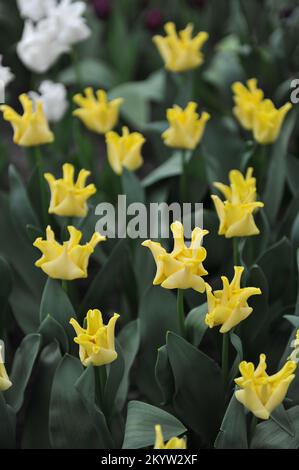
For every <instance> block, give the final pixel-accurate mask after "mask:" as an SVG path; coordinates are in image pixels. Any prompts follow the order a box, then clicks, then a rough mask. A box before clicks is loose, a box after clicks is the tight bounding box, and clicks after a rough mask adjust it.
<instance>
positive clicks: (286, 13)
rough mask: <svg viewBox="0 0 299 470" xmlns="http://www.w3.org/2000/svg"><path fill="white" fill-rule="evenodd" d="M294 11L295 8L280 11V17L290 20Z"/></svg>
mask: <svg viewBox="0 0 299 470" xmlns="http://www.w3.org/2000/svg"><path fill="white" fill-rule="evenodd" d="M293 11H294V8H291V7H289V8H283V9H282V10H280V12H279V16H280V18H281V19H282V20H286V19H288V18H290V16H292V14H293Z"/></svg>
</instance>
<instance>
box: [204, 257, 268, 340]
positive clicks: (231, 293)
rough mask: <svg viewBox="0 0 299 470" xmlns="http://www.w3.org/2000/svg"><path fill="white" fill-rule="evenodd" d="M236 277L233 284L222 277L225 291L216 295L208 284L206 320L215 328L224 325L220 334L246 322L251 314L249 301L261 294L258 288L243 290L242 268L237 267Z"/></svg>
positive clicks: (217, 292)
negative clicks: (241, 284) (250, 298)
mask: <svg viewBox="0 0 299 470" xmlns="http://www.w3.org/2000/svg"><path fill="white" fill-rule="evenodd" d="M234 269H235V275H234V278H233V280H232V281H231V283H229V281H228V279H227V277H226V276H222V277H221V280H222V283H223V289H222V290H217V291H215V292H214V293H213V292H212V288H211V286H210V285H209V284H206V292H207V300H208V313H207V315H206V318H205V322H206V324H207V325H208V326H209V327H210V328H213V327H214V326H217V325H222V326H221V329H220V333H227V332H228V331H229V330H231V329H232V328H233V327H234V326H236V325H238V324H239V323H240V322H241V321H243V320H245V319H246V318H247V317H248V316H249V315H250V314H251V313H252V308H251V307H249V305H248V303H247V301H248V299H249V297H251V296H252V295H259V294H261V293H262V292H261V290H260V289H258V288H256V287H244V288H241V286H240V282H241V276H242V273H243V271H244V268H243V267H242V266H235V268H234Z"/></svg>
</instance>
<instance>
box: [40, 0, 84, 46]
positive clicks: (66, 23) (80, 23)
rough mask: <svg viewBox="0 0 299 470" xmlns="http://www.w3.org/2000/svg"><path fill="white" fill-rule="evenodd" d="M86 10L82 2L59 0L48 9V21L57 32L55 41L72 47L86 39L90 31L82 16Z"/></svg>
mask: <svg viewBox="0 0 299 470" xmlns="http://www.w3.org/2000/svg"><path fill="white" fill-rule="evenodd" d="M85 10H86V4H85V3H84V2H72V0H61V2H60V3H59V4H57V5H56V6H55V7H53V8H49V9H48V17H47V19H48V21H50V22H52V24H53V28H56V31H57V40H58V41H59V42H61V43H62V44H67V45H68V46H69V45H73V44H76V43H77V42H80V41H84V39H87V38H88V37H89V36H90V34H91V31H90V29H89V27H88V26H87V24H86V20H85V18H84V17H83V14H84V12H85Z"/></svg>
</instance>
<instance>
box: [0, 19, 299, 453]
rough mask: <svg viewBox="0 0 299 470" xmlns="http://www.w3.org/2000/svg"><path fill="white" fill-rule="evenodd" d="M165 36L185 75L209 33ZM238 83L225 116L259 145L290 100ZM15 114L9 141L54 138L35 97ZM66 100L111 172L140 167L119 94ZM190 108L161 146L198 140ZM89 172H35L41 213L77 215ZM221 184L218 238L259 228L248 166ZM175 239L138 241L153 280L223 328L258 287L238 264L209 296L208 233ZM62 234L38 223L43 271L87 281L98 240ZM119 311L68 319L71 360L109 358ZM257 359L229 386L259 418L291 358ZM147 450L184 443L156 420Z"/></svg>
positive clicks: (5, 382) (1, 375) (175, 111)
mask: <svg viewBox="0 0 299 470" xmlns="http://www.w3.org/2000/svg"><path fill="white" fill-rule="evenodd" d="M165 30H166V33H167V35H166V37H161V36H156V37H155V38H154V42H155V43H156V45H157V47H158V49H159V51H160V53H161V56H162V58H163V60H164V62H165V67H166V69H168V70H170V71H172V72H184V71H186V70H190V69H193V68H195V67H198V66H200V65H201V63H202V62H203V55H202V53H201V47H202V46H203V44H204V42H205V41H206V40H207V39H208V35H207V33H204V32H201V33H199V34H197V35H196V36H195V37H194V38H192V26H191V25H188V26H187V27H186V29H184V30H183V31H180V32H179V34H177V32H176V30H175V26H174V24H173V23H167V24H166V25H165ZM247 87H248V88H246V87H245V86H244V85H243V84H241V83H235V84H234V85H233V92H234V100H235V107H234V110H233V112H234V114H235V116H236V117H237V119H238V120H239V121H240V123H241V125H242V126H243V127H244V128H245V129H246V130H250V131H252V132H253V135H254V138H255V140H256V141H257V142H258V143H260V144H269V143H271V142H274V141H275V140H276V139H277V137H278V135H279V132H280V129H281V126H282V123H283V120H284V118H285V116H286V113H287V112H288V111H289V109H290V107H291V105H290V104H289V103H287V104H285V105H284V106H283V107H282V108H281V109H279V110H277V109H276V108H275V106H274V105H273V103H272V102H271V101H270V100H265V99H264V94H263V92H262V90H260V89H258V88H257V81H256V80H255V79H251V80H249V81H248V82H247ZM20 101H21V103H22V106H23V108H24V114H23V115H22V116H20V115H18V114H17V113H16V112H15V111H14V110H13V109H12V108H10V107H9V106H6V105H4V106H2V107H1V110H2V111H3V114H4V119H6V120H7V121H9V122H11V124H12V126H13V129H14V142H15V143H16V144H18V145H20V146H25V147H29V146H38V145H42V144H47V143H50V142H53V140H54V135H53V133H52V132H51V131H50V129H49V126H48V122H47V120H46V117H45V114H44V112H43V108H42V104H41V102H38V103H37V105H36V108H34V106H33V103H32V101H31V100H30V99H29V97H28V96H27V95H25V94H23V95H21V96H20ZM74 102H75V103H76V104H77V105H78V106H79V107H78V109H76V110H75V111H74V113H73V114H74V116H76V117H78V118H79V119H80V120H81V121H82V123H83V124H84V125H85V126H86V127H87V128H88V129H89V130H91V131H93V132H96V133H98V134H104V135H105V138H106V143H107V154H108V161H109V163H110V165H111V167H112V169H113V170H114V172H115V173H116V174H118V175H120V174H121V173H122V171H123V168H124V167H125V168H127V169H129V170H131V171H134V170H137V169H138V168H139V167H140V166H141V165H142V163H143V159H142V155H141V149H142V146H143V144H144V142H145V138H144V137H143V135H142V134H140V133H139V132H131V133H130V131H129V129H128V128H127V127H124V128H123V131H122V135H119V134H117V133H116V132H115V131H113V129H114V128H115V126H116V125H117V123H118V121H119V111H120V106H121V104H122V103H123V99H122V98H118V99H114V100H112V101H110V102H109V100H108V99H107V95H106V93H105V92H104V91H103V90H99V91H97V92H96V95H95V94H94V91H93V90H92V89H91V88H87V89H86V90H85V95H81V94H77V95H76V96H75V97H74ZM196 108H197V104H196V103H194V102H189V103H188V104H187V106H186V108H185V109H182V108H180V107H179V106H176V105H175V106H174V107H173V108H171V109H168V110H167V119H168V122H169V128H168V129H167V130H166V131H165V132H164V133H163V135H162V138H163V140H164V142H165V144H166V145H167V146H169V147H174V148H180V149H189V150H190V149H191V150H192V149H195V148H196V146H197V145H198V144H199V142H200V141H201V139H202V137H203V134H204V130H205V126H206V123H207V121H208V120H209V119H210V115H209V114H208V113H207V112H203V113H202V115H201V116H199V114H198V113H197V112H196ZM88 176H89V172H88V171H86V170H84V169H82V170H81V171H80V173H79V175H78V178H77V181H76V182H75V181H74V167H73V166H72V165H71V164H69V163H66V164H64V165H63V177H62V178H61V179H55V177H54V176H53V175H52V174H49V173H46V174H45V175H44V177H45V179H46V180H47V182H48V184H49V188H50V192H51V201H50V205H49V209H48V212H49V213H50V214H56V215H58V216H64V217H85V216H86V215H87V211H88V207H87V200H88V199H89V198H90V197H91V196H92V195H94V194H95V192H96V188H95V186H94V184H89V185H88V186H86V180H87V177H88ZM229 181H230V185H229V186H228V185H225V184H223V183H219V182H217V183H215V184H214V185H215V187H216V188H217V189H218V190H219V191H221V193H222V194H223V195H224V198H225V201H222V200H221V199H220V198H219V197H218V196H217V195H212V199H213V202H214V205H215V208H216V211H217V214H218V217H219V221H220V226H219V232H218V233H219V235H224V236H225V237H226V238H232V237H247V236H252V235H257V234H258V233H259V229H258V227H257V226H256V224H255V221H254V212H255V211H256V210H257V209H258V208H261V207H263V203H262V202H258V201H257V191H256V179H255V178H254V177H253V169H252V168H248V170H247V172H246V175H245V177H244V176H243V175H242V173H241V172H240V171H238V170H232V171H231V172H230V173H229ZM171 230H172V233H173V237H174V247H173V250H172V251H171V252H170V253H168V252H167V251H166V250H165V249H164V248H163V247H162V246H161V245H160V243H156V242H154V241H151V240H146V241H145V242H143V246H145V247H148V248H149V249H150V251H151V253H152V255H153V257H154V260H155V263H156V267H157V272H156V276H155V278H154V281H153V283H154V285H161V286H162V287H163V288H166V289H189V288H191V289H194V290H195V291H197V292H200V293H204V292H206V295H207V303H208V313H207V314H206V318H205V321H206V324H207V325H208V326H209V327H210V328H212V327H214V326H217V325H221V328H220V333H223V334H224V333H227V332H228V331H230V330H231V329H232V328H234V327H235V326H236V325H238V324H239V323H240V322H241V321H244V320H245V319H246V318H247V317H248V316H249V315H250V314H251V313H252V308H251V307H250V306H249V305H248V303H247V302H248V299H249V297H251V296H253V295H260V294H261V290H260V289H258V288H255V287H245V288H242V287H241V276H242V273H243V271H244V268H243V267H242V266H235V267H234V269H235V275H234V278H233V280H232V281H231V282H229V280H228V279H227V277H226V276H222V278H221V279H222V283H223V289H222V290H217V291H214V292H212V287H211V286H210V285H209V284H208V283H205V281H204V279H203V277H204V276H206V275H207V274H208V272H207V271H206V269H205V268H204V266H203V262H204V261H205V259H206V257H207V252H206V250H205V248H204V247H203V246H202V240H203V237H204V236H205V235H207V234H208V231H207V230H202V229H200V228H199V227H196V228H195V229H194V230H193V232H192V241H191V244H190V246H189V247H187V246H186V244H185V241H184V228H183V225H182V224H181V223H180V222H178V221H175V222H174V223H173V224H172V225H171ZM68 232H69V235H70V238H69V240H68V241H67V242H64V243H63V244H60V243H58V242H57V241H56V240H55V235H54V232H53V231H52V229H51V227H50V226H48V227H47V229H46V240H43V239H42V238H38V239H37V240H36V241H35V242H34V246H35V247H36V248H38V249H39V250H40V251H41V252H42V257H41V258H40V259H39V260H38V261H37V262H36V266H37V267H39V268H41V269H42V270H43V271H44V272H45V273H46V274H47V275H48V276H49V277H51V278H53V279H60V280H68V281H70V280H74V279H78V278H86V277H87V275H88V262H89V257H90V256H91V254H92V253H93V251H94V249H95V247H96V245H97V244H98V243H100V242H102V241H104V240H105V237H104V236H102V235H101V234H99V233H95V234H94V235H93V236H92V238H91V240H90V241H89V242H88V243H86V244H85V245H80V240H81V237H82V233H81V232H80V231H79V230H77V229H76V228H75V227H73V226H69V227H68ZM118 318H119V315H118V314H114V316H113V317H112V318H111V319H110V320H109V323H108V325H104V323H103V319H102V314H101V312H100V311H99V310H96V309H95V310H89V311H88V313H87V316H86V328H83V327H81V326H80V325H79V324H78V323H77V321H76V320H75V319H73V318H72V319H71V320H70V323H71V325H72V326H73V327H74V329H75V332H76V335H77V336H76V337H75V340H74V341H75V342H76V343H77V344H78V345H79V356H80V360H81V362H82V364H83V365H84V366H88V365H89V364H93V365H94V366H102V365H105V364H109V363H111V362H113V361H114V360H115V359H116V358H117V353H116V351H115V344H114V330H115V324H116V321H117V319H118ZM265 360H266V359H265V355H264V354H261V356H260V363H259V365H258V367H257V368H256V369H255V368H254V365H253V364H252V363H247V362H242V363H241V364H240V373H241V375H242V377H240V378H238V379H236V380H235V382H236V384H237V385H238V387H239V389H238V390H237V391H236V392H235V396H236V398H237V400H239V401H240V402H241V403H242V404H243V405H244V406H245V407H246V408H248V409H249V410H251V411H252V413H254V414H255V415H256V416H257V417H259V418H261V419H268V418H269V416H270V414H271V412H272V411H273V410H274V409H275V408H276V407H277V406H278V405H279V404H280V403H281V402H282V400H283V399H284V397H285V395H286V393H287V390H288V386H289V384H290V383H291V381H292V380H293V379H294V374H293V372H294V370H295V368H296V364H295V362H294V361H292V360H290V361H288V362H286V364H285V365H284V367H283V368H282V369H281V371H279V372H278V373H277V374H275V375H272V376H269V375H267V373H266V362H265ZM10 386H11V383H10V381H9V378H8V376H7V374H6V371H5V368H4V365H3V364H1V363H0V390H5V389H7V388H8V387H10ZM155 448H156V449H179V448H180V449H183V448H186V441H185V440H184V439H178V438H172V439H171V440H170V441H169V442H168V443H167V444H164V440H163V435H162V430H161V427H160V426H159V425H157V426H156V444H155Z"/></svg>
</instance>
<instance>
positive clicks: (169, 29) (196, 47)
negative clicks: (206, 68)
mask: <svg viewBox="0 0 299 470" xmlns="http://www.w3.org/2000/svg"><path fill="white" fill-rule="evenodd" d="M164 29H165V32H166V36H165V37H163V36H154V37H153V41H154V43H155V44H156V46H157V47H158V50H159V52H160V54H161V56H162V59H163V60H164V63H165V68H166V69H167V70H170V71H171V72H185V71H186V70H191V69H195V68H196V67H199V66H200V65H201V64H202V63H203V59H204V57H203V54H202V52H201V48H202V46H203V45H204V43H205V42H206V41H207V40H208V38H209V35H208V33H206V32H200V33H198V34H197V35H196V36H195V37H194V38H192V33H193V25H192V24H188V25H187V27H186V28H185V29H183V30H182V31H179V33H178V34H177V32H176V27H175V25H174V23H171V22H168V23H166V24H165V27H164Z"/></svg>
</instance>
